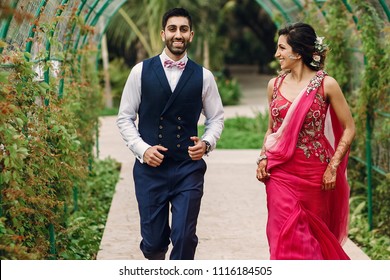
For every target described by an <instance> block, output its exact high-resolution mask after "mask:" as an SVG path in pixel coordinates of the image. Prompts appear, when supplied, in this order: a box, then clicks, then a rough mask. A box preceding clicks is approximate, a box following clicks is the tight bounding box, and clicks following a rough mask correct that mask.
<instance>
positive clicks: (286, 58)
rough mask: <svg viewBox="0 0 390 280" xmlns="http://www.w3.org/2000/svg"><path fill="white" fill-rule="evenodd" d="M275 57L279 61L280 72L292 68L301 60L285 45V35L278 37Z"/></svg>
mask: <svg viewBox="0 0 390 280" xmlns="http://www.w3.org/2000/svg"><path fill="white" fill-rule="evenodd" d="M275 57H276V58H277V59H278V60H279V63H280V67H281V69H282V70H285V69H291V68H293V67H294V65H296V64H297V62H298V61H300V59H301V56H300V55H299V54H297V53H295V52H293V50H292V48H291V46H290V45H289V44H288V43H287V36H286V35H280V36H279V39H278V45H277V49H276V53H275Z"/></svg>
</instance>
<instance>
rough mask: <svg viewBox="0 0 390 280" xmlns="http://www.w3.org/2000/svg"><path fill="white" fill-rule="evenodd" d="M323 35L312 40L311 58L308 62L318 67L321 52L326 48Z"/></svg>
mask: <svg viewBox="0 0 390 280" xmlns="http://www.w3.org/2000/svg"><path fill="white" fill-rule="evenodd" d="M324 39H325V37H317V38H316V41H315V42H314V50H315V52H314V53H313V60H312V61H311V62H310V65H311V66H314V67H317V68H318V67H320V62H321V54H322V53H323V52H325V51H326V50H327V49H328V45H327V44H325V43H324Z"/></svg>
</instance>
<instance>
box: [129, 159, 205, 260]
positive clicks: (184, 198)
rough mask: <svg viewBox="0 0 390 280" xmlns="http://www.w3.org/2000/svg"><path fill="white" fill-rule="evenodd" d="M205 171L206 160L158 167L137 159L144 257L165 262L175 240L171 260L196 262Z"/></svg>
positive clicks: (135, 172) (170, 162)
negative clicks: (197, 231) (198, 224)
mask: <svg viewBox="0 0 390 280" xmlns="http://www.w3.org/2000/svg"><path fill="white" fill-rule="evenodd" d="M206 169H207V166H206V163H205V161H204V160H203V159H201V160H198V161H193V160H185V161H174V160H172V159H170V158H164V160H163V163H162V164H161V165H160V166H159V167H150V166H148V165H147V164H141V163H140V162H139V161H138V160H136V162H135V164H134V169H133V177H134V183H135V193H136V197H137V201H138V209H139V214H140V220H141V236H142V241H141V244H140V249H141V251H142V252H143V254H144V256H145V258H147V259H150V260H153V259H154V260H155V259H164V258H165V254H166V252H167V250H168V246H169V244H170V241H172V245H173V247H172V251H171V255H170V259H171V260H193V259H194V256H195V250H196V246H197V245H198V237H197V236H196V225H197V220H198V215H199V210H200V204H201V199H202V196H203V184H204V174H205V172H206ZM170 208H171V209H170ZM169 210H171V219H172V220H171V222H170V215H169Z"/></svg>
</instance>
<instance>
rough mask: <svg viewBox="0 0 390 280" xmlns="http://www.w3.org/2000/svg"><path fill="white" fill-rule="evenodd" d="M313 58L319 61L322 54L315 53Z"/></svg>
mask: <svg viewBox="0 0 390 280" xmlns="http://www.w3.org/2000/svg"><path fill="white" fill-rule="evenodd" d="M313 60H314V61H316V62H319V61H320V60H321V56H319V55H318V54H315V55H313Z"/></svg>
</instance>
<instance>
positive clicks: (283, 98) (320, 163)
mask: <svg viewBox="0 0 390 280" xmlns="http://www.w3.org/2000/svg"><path fill="white" fill-rule="evenodd" d="M278 35H279V39H278V45H277V51H276V53H275V57H276V58H277V59H278V60H279V62H280V66H281V69H282V72H281V74H280V75H279V76H278V77H276V78H273V79H271V80H270V81H269V83H268V100H269V113H270V118H269V120H270V121H269V126H268V131H267V133H266V135H265V137H264V145H263V148H262V149H261V152H260V156H259V158H258V160H257V165H258V166H257V170H256V177H257V179H258V180H259V181H261V182H264V183H265V185H266V191H267V207H268V221H267V237H268V243H269V247H270V258H271V259H306V260H307V259H317V260H318V259H349V257H348V255H347V254H346V253H345V252H344V250H343V249H342V247H341V244H342V243H343V241H344V240H345V238H346V236H347V231H348V229H347V228H348V213H349V207H348V200H349V186H348V183H347V180H346V166H347V160H348V153H349V147H350V145H351V142H352V140H353V138H354V136H355V125H354V121H353V118H352V115H351V113H350V109H349V107H348V104H347V102H346V100H345V98H344V96H343V93H342V91H341V89H340V87H339V85H338V83H337V81H336V80H335V79H334V78H332V77H330V76H328V75H327V73H326V72H324V71H323V67H324V61H325V56H326V51H327V46H326V44H324V42H323V39H324V38H322V37H317V35H316V33H315V31H314V29H313V28H312V27H311V26H310V25H308V24H305V23H295V24H292V25H289V26H287V27H285V28H283V29H281V30H279V33H278Z"/></svg>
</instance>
